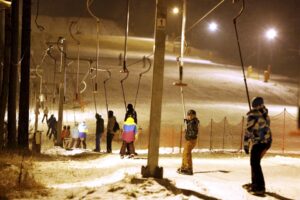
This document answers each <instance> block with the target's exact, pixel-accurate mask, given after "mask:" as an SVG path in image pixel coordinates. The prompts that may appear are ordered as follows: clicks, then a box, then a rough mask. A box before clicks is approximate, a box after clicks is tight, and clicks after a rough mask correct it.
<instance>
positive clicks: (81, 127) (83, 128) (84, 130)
mask: <svg viewBox="0 0 300 200" xmlns="http://www.w3.org/2000/svg"><path fill="white" fill-rule="evenodd" d="M78 132H79V139H80V146H81V143H82V147H83V148H84V149H86V137H87V133H88V127H87V125H86V124H85V121H83V122H81V123H80V124H79V126H78Z"/></svg>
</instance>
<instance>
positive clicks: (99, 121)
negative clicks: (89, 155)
mask: <svg viewBox="0 0 300 200" xmlns="http://www.w3.org/2000/svg"><path fill="white" fill-rule="evenodd" d="M95 117H96V148H95V149H94V151H95V152H100V150H101V148H100V139H101V136H102V134H103V132H104V120H103V118H102V117H101V115H99V114H98V113H96V115H95Z"/></svg>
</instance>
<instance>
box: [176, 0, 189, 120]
mask: <svg viewBox="0 0 300 200" xmlns="http://www.w3.org/2000/svg"><path fill="white" fill-rule="evenodd" d="M182 7H183V9H182V27H181V42H180V57H177V65H178V69H179V80H178V82H174V83H173V85H175V86H179V87H180V96H181V103H182V110H183V118H184V119H185V118H186V108H185V101H184V91H183V87H185V86H187V84H186V83H183V82H182V79H183V65H184V61H183V58H184V46H185V27H186V0H183V6H182Z"/></svg>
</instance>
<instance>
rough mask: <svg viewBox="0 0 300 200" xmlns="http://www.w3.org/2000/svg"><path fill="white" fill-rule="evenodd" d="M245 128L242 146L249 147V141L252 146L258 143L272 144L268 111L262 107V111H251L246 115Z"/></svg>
mask: <svg viewBox="0 0 300 200" xmlns="http://www.w3.org/2000/svg"><path fill="white" fill-rule="evenodd" d="M247 116H248V118H247V128H246V131H245V135H244V146H249V141H250V140H251V141H252V144H258V143H266V144H271V143H272V133H271V129H270V118H269V116H268V110H267V109H266V108H265V107H264V108H262V109H259V110H258V109H253V110H251V111H250V112H248V113H247Z"/></svg>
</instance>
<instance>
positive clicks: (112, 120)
mask: <svg viewBox="0 0 300 200" xmlns="http://www.w3.org/2000/svg"><path fill="white" fill-rule="evenodd" d="M116 123H117V119H116V117H115V116H114V112H113V111H112V110H110V111H108V121H107V133H106V152H107V153H111V152H112V147H111V143H112V140H113V138H114V134H115V131H117V130H114V129H116V128H115V127H116Z"/></svg>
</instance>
